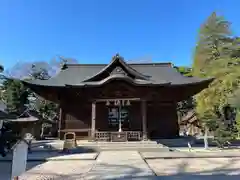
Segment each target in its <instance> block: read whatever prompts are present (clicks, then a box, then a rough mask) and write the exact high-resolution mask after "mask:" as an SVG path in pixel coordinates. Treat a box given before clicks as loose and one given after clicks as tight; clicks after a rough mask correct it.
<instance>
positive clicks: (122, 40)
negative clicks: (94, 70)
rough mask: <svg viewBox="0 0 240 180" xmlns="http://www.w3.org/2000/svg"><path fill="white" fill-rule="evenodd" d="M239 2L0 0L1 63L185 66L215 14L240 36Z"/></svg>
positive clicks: (197, 0)
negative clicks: (119, 59) (117, 58)
mask: <svg viewBox="0 0 240 180" xmlns="http://www.w3.org/2000/svg"><path fill="white" fill-rule="evenodd" d="M239 7H240V1H239V0H0V27H1V28H0V63H1V64H3V65H4V66H5V67H7V68H9V67H11V66H13V65H14V64H15V63H16V62H19V61H20V62H23V61H28V62H29V61H30V62H31V61H49V60H50V59H52V58H54V57H55V56H56V55H62V56H65V57H71V58H75V59H77V60H78V61H79V63H108V62H109V61H110V59H111V57H112V56H113V55H114V54H115V53H117V52H119V53H120V55H122V56H123V57H124V58H125V59H131V60H134V59H141V58H148V59H149V58H151V59H152V60H153V61H154V62H169V61H170V62H173V63H174V64H175V65H190V64H191V61H192V54H193V49H194V45H195V43H196V39H197V32H198V29H199V26H200V25H201V23H202V22H203V21H204V20H205V19H206V18H207V17H208V16H209V15H210V14H211V12H212V11H214V10H216V11H217V12H219V13H220V14H221V15H224V16H225V17H226V19H227V20H229V21H231V22H232V23H233V24H232V29H233V32H234V33H235V34H236V35H240V21H239V17H240V16H239V15H240V13H239V12H238V11H239Z"/></svg>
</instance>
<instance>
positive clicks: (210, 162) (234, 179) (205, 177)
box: [147, 157, 240, 180]
mask: <svg viewBox="0 0 240 180" xmlns="http://www.w3.org/2000/svg"><path fill="white" fill-rule="evenodd" d="M147 163H148V165H149V166H150V168H151V169H152V170H153V171H154V172H155V173H156V174H157V176H158V177H159V179H162V180H165V179H166V180H167V179H169V180H172V179H177V180H183V179H184V180H215V179H218V180H239V179H240V158H236V157H234V158H176V159H149V160H147Z"/></svg>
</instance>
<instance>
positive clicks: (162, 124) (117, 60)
mask: <svg viewBox="0 0 240 180" xmlns="http://www.w3.org/2000/svg"><path fill="white" fill-rule="evenodd" d="M212 80H213V79H199V78H196V77H185V76H183V75H181V74H180V73H179V72H177V70H176V69H175V68H174V67H173V65H172V64H171V63H135V64H129V63H126V62H125V61H124V59H123V58H122V57H120V56H119V55H118V54H117V55H116V56H114V57H113V58H112V61H111V62H110V63H109V64H65V65H64V66H63V67H62V70H61V71H60V72H59V73H58V74H57V75H56V76H55V77H52V78H50V79H48V80H31V81H24V82H23V83H24V84H25V85H26V86H28V87H29V88H30V89H32V90H33V91H34V92H35V93H37V94H39V95H40V96H42V97H44V98H45V99H47V100H50V101H53V102H56V103H58V104H59V106H60V118H59V127H58V128H59V137H60V138H61V139H62V138H63V136H64V134H65V133H66V132H75V133H76V135H77V138H78V139H89V140H96V141H138V140H147V139H158V138H176V137H178V136H179V124H178V115H177V109H176V107H177V102H179V101H182V100H186V99H188V98H189V97H191V96H193V95H195V94H197V93H199V92H200V91H202V90H203V89H204V88H207V87H208V85H209V83H211V82H212Z"/></svg>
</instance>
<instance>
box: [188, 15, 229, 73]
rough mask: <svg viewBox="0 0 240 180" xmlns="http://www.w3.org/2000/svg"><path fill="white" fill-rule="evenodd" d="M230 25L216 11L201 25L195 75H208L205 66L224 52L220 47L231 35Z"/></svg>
mask: <svg viewBox="0 0 240 180" xmlns="http://www.w3.org/2000/svg"><path fill="white" fill-rule="evenodd" d="M229 25H230V23H229V22H228V21H226V20H225V19H224V18H223V17H222V16H217V14H216V12H213V13H212V14H211V16H210V17H209V18H208V19H207V21H206V22H205V23H204V24H203V25H202V26H201V28H200V31H199V40H198V43H197V46H196V49H195V54H194V62H193V75H194V76H198V77H204V76H208V74H207V72H206V69H205V68H206V66H207V65H208V64H209V62H211V61H212V60H215V59H216V58H218V57H219V56H220V53H222V52H220V49H223V47H224V43H225V42H226V41H225V40H226V39H228V37H229V36H230V35H231V31H230V29H229Z"/></svg>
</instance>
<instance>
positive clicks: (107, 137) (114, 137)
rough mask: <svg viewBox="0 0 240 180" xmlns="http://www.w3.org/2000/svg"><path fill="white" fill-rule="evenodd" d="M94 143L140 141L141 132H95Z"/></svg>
mask: <svg viewBox="0 0 240 180" xmlns="http://www.w3.org/2000/svg"><path fill="white" fill-rule="evenodd" d="M95 140H96V141H141V140H142V132H141V131H123V132H116V131H115V132H109V131H96V132H95Z"/></svg>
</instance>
